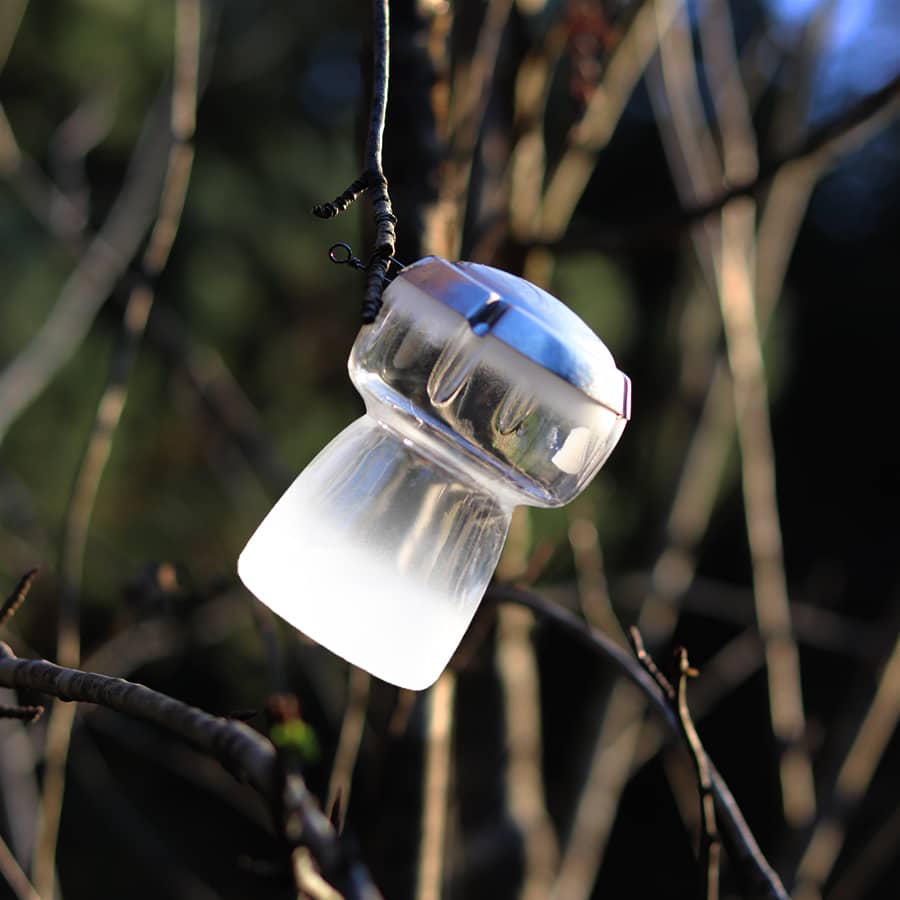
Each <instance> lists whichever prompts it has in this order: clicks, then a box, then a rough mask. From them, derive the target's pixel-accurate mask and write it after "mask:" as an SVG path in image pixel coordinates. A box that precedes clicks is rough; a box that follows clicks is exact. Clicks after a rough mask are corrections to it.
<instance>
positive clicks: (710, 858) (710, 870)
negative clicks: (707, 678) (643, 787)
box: [677, 647, 719, 900]
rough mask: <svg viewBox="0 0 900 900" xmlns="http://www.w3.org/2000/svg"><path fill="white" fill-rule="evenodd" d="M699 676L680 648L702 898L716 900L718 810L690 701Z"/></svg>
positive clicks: (680, 693) (681, 712)
mask: <svg viewBox="0 0 900 900" xmlns="http://www.w3.org/2000/svg"><path fill="white" fill-rule="evenodd" d="M696 675H697V670H696V669H692V668H691V666H690V663H689V662H688V655H687V650H685V648H684V647H681V648H680V649H679V651H678V689H677V698H678V700H677V706H678V720H679V721H680V722H681V730H682V732H683V734H684V737H685V741H686V743H687V745H688V748H689V749H690V753H691V762H692V763H693V764H694V771H695V774H696V776H697V789H698V790H697V792H698V794H699V798H700V821H701V823H702V828H701V831H700V850H699V854H698V855H699V862H700V877H701V884H702V890H701V892H700V896H701V897H705V898H707V900H717V898H718V896H719V837H718V832H717V830H716V809H715V802H714V800H713V795H712V782H711V780H710V775H709V759H708V758H707V756H706V750H704V748H703V744H702V743H701V742H700V735H698V734H697V729H696V728H695V727H694V722H693V719H692V718H691V712H690V709H689V708H688V702H687V682H688V678H694V677H696Z"/></svg>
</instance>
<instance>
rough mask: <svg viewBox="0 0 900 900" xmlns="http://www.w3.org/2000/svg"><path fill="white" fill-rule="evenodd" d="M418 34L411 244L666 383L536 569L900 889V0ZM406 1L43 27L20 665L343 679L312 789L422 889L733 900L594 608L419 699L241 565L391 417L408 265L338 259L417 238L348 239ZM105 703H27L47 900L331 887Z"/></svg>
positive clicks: (192, 6)
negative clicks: (352, 359) (301, 488)
mask: <svg viewBox="0 0 900 900" xmlns="http://www.w3.org/2000/svg"><path fill="white" fill-rule="evenodd" d="M391 15H392V19H393V25H392V34H391V38H392V70H391V72H392V82H391V87H390V101H389V106H388V120H387V129H386V134H385V169H386V174H387V177H388V179H389V183H390V186H391V193H392V198H393V201H394V207H395V212H396V213H397V216H398V220H399V221H398V226H397V232H398V239H399V244H398V248H397V256H398V258H399V259H400V260H401V261H403V262H405V263H409V262H412V261H414V260H415V259H417V258H419V257H421V256H422V255H425V254H427V253H437V254H439V255H443V256H446V257H448V258H465V259H473V260H477V261H480V262H485V263H489V264H492V265H496V266H500V267H502V268H505V269H507V270H509V271H512V272H515V273H518V274H524V275H525V276H526V277H528V278H530V279H531V280H533V281H535V282H537V283H539V284H542V285H543V286H545V287H546V288H548V289H549V290H551V291H552V292H553V293H555V294H556V295H557V296H559V297H560V298H561V299H562V300H564V301H565V302H566V303H567V304H569V305H570V306H571V307H572V308H573V309H574V310H575V311H576V312H577V313H579V315H581V316H582V317H583V318H584V319H585V320H586V321H587V322H588V323H589V324H590V325H591V326H592V327H593V328H594V329H595V330H596V331H597V332H598V334H600V335H601V337H602V338H603V340H604V341H605V342H606V344H607V345H608V346H609V347H610V349H611V350H612V352H613V354H614V355H615V357H616V361H617V363H618V365H619V367H620V368H621V369H623V371H625V372H627V373H628V374H629V375H630V376H631V378H632V381H633V388H634V406H633V419H632V421H631V423H630V424H629V426H628V428H627V429H626V432H625V435H624V437H623V439H622V441H621V443H620V444H619V446H618V448H617V450H616V451H615V453H614V454H613V456H612V458H611V460H610V462H609V463H608V464H607V465H606V467H605V468H604V469H603V470H602V471H601V473H600V474H599V476H598V477H597V478H596V480H595V481H594V482H593V483H592V485H591V486H590V488H589V489H588V490H587V491H586V492H585V494H584V495H583V496H582V497H580V498H579V499H578V500H577V501H576V502H574V503H573V504H572V505H571V506H569V507H566V508H563V509H559V510H531V511H529V512H527V513H522V514H521V515H519V516H518V517H517V518H516V520H515V522H514V526H513V529H512V532H511V535H510V538H509V541H508V545H507V550H506V552H505V555H504V558H503V561H502V563H501V566H500V569H499V570H498V575H497V579H498V583H502V582H507V583H509V582H511V583H517V584H525V585H529V586H533V589H534V591H535V592H536V593H538V594H539V595H540V596H542V597H544V598H545V599H547V600H548V601H551V602H553V603H558V604H562V605H564V606H566V607H568V608H569V609H570V610H572V611H575V612H577V613H578V614H579V615H583V616H584V617H585V618H587V619H588V620H589V621H591V622H593V623H594V624H596V625H597V626H598V627H601V628H603V629H604V630H606V631H608V632H609V633H610V634H611V635H612V636H613V637H615V638H616V639H617V640H624V637H623V631H622V629H623V627H625V628H627V627H628V626H630V625H632V624H639V625H640V627H641V629H642V631H643V633H644V637H645V640H646V642H647V644H648V647H649V648H650V649H651V650H652V652H653V653H654V654H655V656H656V658H657V660H658V661H659V663H660V665H661V666H662V667H663V668H667V667H668V666H669V660H670V658H671V652H672V648H673V647H675V646H677V645H679V644H683V645H685V646H686V647H687V648H688V650H689V652H690V657H691V661H692V663H693V664H694V665H696V666H697V667H698V668H699V669H700V672H701V674H700V677H699V678H698V679H696V681H695V682H693V683H692V686H691V695H690V697H691V703H692V707H693V710H694V713H695V716H696V719H697V722H698V728H699V731H700V734H701V736H702V738H703V739H704V741H705V744H706V746H707V749H708V751H709V753H710V756H711V757H712V759H713V760H715V762H716V764H717V765H718V767H719V768H720V770H721V772H722V774H723V775H724V777H725V778H726V780H727V781H728V782H729V784H730V786H731V788H732V790H733V792H734V794H735V796H736V798H737V800H738V802H739V803H740V804H741V806H742V808H743V810H744V813H745V815H746V816H747V819H748V821H749V823H750V825H751V827H752V828H753V829H754V831H755V833H756V835H757V838H758V840H759V842H760V844H761V846H762V848H763V850H764V851H765V853H766V854H767V855H768V857H769V859H770V860H771V862H772V863H773V865H774V866H775V868H776V869H777V870H778V872H779V873H780V874H781V876H782V877H783V878H784V879H785V881H786V884H787V886H788V888H789V889H792V890H793V896H795V897H796V898H805V900H812V898H819V897H828V898H834V900H839V898H844V900H847V898H862V897H866V898H888V897H891V898H893V897H895V896H896V885H897V883H898V879H900V863H898V859H900V804H898V801H900V756H898V752H900V745H898V742H897V738H896V736H895V735H894V730H895V725H896V722H897V718H898V715H900V699H898V698H900V649H898V644H897V633H898V629H897V625H898V621H900V591H898V587H900V580H898V566H897V558H898V553H897V548H898V539H900V525H898V519H897V516H896V509H895V508H896V504H897V502H898V500H900V467H898V464H897V450H896V445H895V442H894V440H893V434H894V431H893V426H892V424H891V418H890V415H891V412H890V411H891V409H892V408H893V407H892V406H891V403H892V401H891V400H890V397H891V396H893V389H892V388H891V385H892V384H894V385H896V384H897V374H896V347H895V345H896V340H897V335H898V333H900V332H898V327H900V311H898V303H897V298H898V290H897V285H898V278H900V254H898V249H900V126H898V124H897V121H896V116H897V114H898V111H900V100H898V98H900V88H898V74H900V9H898V7H897V5H896V4H895V3H892V2H890V0H748V2H742V3H732V4H728V3H727V2H725V0H696V2H694V0H692V2H677V0H643V2H641V0H594V2H591V0H505V2H504V0H483V2H482V0H459V2H455V3H453V2H442V0H418V2H413V0H394V2H392V3H391ZM370 18H371V16H370V10H369V5H368V4H367V3H363V2H351V0H333V2H331V3H328V4H317V3H316V4H313V3H296V2H288V0H270V2H266V3H262V2H236V0H64V2H61V3H53V4H49V3H40V2H30V3H28V2H25V0H0V104H2V106H0V288H2V301H0V576H2V584H3V585H6V587H0V591H2V592H4V593H6V592H9V591H11V590H12V589H13V588H14V586H15V584H16V582H17V580H18V579H19V578H20V577H21V575H22V574H23V573H24V572H25V571H27V570H28V569H30V568H32V567H35V566H37V567H39V568H40V573H39V575H38V577H37V579H36V581H35V584H34V587H33V590H32V594H31V596H30V597H29V599H28V601H27V602H26V603H25V604H24V606H23V607H22V609H21V610H20V611H19V612H18V613H17V615H16V617H15V619H13V620H12V622H11V623H9V624H8V625H7V626H6V627H5V628H4V629H3V630H4V632H5V634H4V635H3V637H4V639H5V640H7V641H9V642H10V644H11V645H12V646H13V648H14V649H15V651H16V652H17V653H18V654H19V655H21V656H28V655H35V656H42V657H45V658H47V659H51V660H57V661H59V662H61V663H63V664H67V665H75V666H82V667H84V668H86V669H89V670H92V671H99V672H103V673H107V674H112V675H119V676H122V677H126V678H129V679H133V680H137V681H140V682H143V683H145V684H148V685H150V686H152V687H154V688H157V689H158V690H161V691H164V692H166V693H169V694H172V695H173V696H175V697H178V698H179V699H182V700H185V701H187V702H189V703H193V704H196V705H198V706H200V707H202V708H203V709H206V710H208V711H210V712H213V713H215V714H222V715H225V714H228V713H231V712H234V711H239V710H245V711H247V710H249V711H261V710H263V709H264V707H265V705H266V702H267V698H269V697H270V696H271V695H272V694H273V693H276V692H288V693H292V694H295V695H296V697H297V698H298V700H299V704H300V709H301V713H302V715H303V718H304V720H305V721H306V722H308V724H309V725H310V727H311V728H312V731H313V733H314V734H315V739H316V740H315V743H316V744H317V750H315V751H313V750H312V749H311V750H310V752H309V759H308V766H307V771H306V775H307V779H308V781H309V784H310V786H311V788H312V789H313V791H314V792H315V793H316V795H317V796H318V797H320V798H321V800H322V803H323V805H325V806H327V807H329V808H333V809H336V812H335V815H336V817H337V818H338V819H343V818H345V819H346V823H345V832H346V833H347V834H349V835H350V836H352V839H353V840H354V841H355V842H357V843H358V845H359V847H360V849H361V853H362V855H363V857H364V859H365V860H366V861H367V862H368V864H369V865H370V867H371V869H372V871H373V875H374V877H375V880H376V882H377V883H378V884H379V886H380V887H381V889H382V890H383V892H384V894H385V896H386V897H388V898H405V897H416V898H417V900H428V898H437V897H445V898H467V900H468V898H472V900H477V898H482V897H483V898H514V897H520V896H521V897H527V898H535V900H538V898H545V897H556V898H558V900H578V898H584V900H587V898H590V897H595V898H596V897H601V896H610V897H616V896H622V895H623V893H624V892H625V891H626V890H627V891H628V892H629V895H631V896H640V897H643V896H647V897H673V898H681V897H685V898H687V897H693V896H696V873H695V862H694V850H693V845H694V843H695V841H696V833H697V825H698V823H697V813H696V798H695V788H694V785H693V782H692V775H691V769H690V763H689V760H688V759H687V757H686V756H685V755H684V754H683V752H682V751H681V750H680V749H679V748H677V747H671V746H669V745H668V743H667V740H666V737H665V735H664V733H663V732H662V731H661V730H660V729H659V728H658V727H657V725H656V724H655V721H654V719H653V717H652V716H651V715H648V714H647V711H646V709H645V704H644V702H643V701H642V700H641V699H640V698H639V697H638V696H637V695H636V694H635V693H634V692H633V691H631V690H630V689H629V688H628V687H627V686H625V685H624V684H623V683H622V681H621V679H617V677H616V673H615V672H614V670H613V669H612V668H611V667H609V666H608V665H606V664H605V663H604V662H603V661H602V660H600V659H598V658H596V657H593V656H591V655H590V654H589V653H588V651H587V650H585V649H584V648H582V647H579V646H575V645H573V643H572V641H571V639H570V638H568V637H566V635H565V634H562V633H560V632H559V631H558V630H555V629H554V627H553V626H552V625H551V624H543V623H542V622H541V621H540V620H535V619H534V617H533V616H532V615H531V613H528V612H526V611H525V610H522V609H520V608H517V607H513V606H509V605H504V604H499V603H496V602H494V601H492V600H490V599H488V600H487V601H486V602H485V603H484V604H483V606H482V610H481V612H480V613H479V615H478V616H477V618H476V620H475V622H474V623H473V626H472V628H471V630H470V633H469V635H468V636H467V638H466V639H465V641H464V642H463V645H462V647H461V649H460V651H459V653H458V654H457V657H456V659H455V660H454V663H453V665H452V666H451V670H450V672H449V673H448V674H447V675H446V676H444V677H443V678H442V679H441V681H440V682H439V683H438V685H437V686H436V687H435V688H433V689H432V690H431V691H429V692H426V693H423V694H411V693H408V692H403V691H398V690H396V689H394V688H391V687H389V686H387V685H385V684H382V683H379V682H375V681H371V680H370V679H369V678H368V677H367V676H365V675H364V674H363V673H361V672H359V671H350V670H349V669H348V666H347V665H346V664H345V663H343V662H342V661H341V660H340V659H337V658H336V657H333V656H332V655H330V654H329V653H328V652H326V651H324V650H321V649H319V648H317V647H316V646H314V645H312V644H311V643H309V642H308V641H305V640H304V639H303V638H302V636H300V635H298V634H297V633H296V632H295V631H294V630H293V629H290V628H289V627H287V626H283V625H282V624H280V623H279V622H277V621H276V620H275V619H274V618H273V617H271V616H270V615H269V614H268V613H266V612H265V610H264V609H263V608H262V607H260V606H259V605H258V604H257V603H256V601H255V600H254V599H253V598H252V597H251V596H250V595H249V594H248V593H247V592H246V591H245V590H244V589H243V588H242V587H241V586H240V585H239V583H238V582H237V579H236V576H235V561H236V558H237V555H238V553H239V552H240V550H241V548H242V547H243V544H244V542H245V541H246V539H247V538H248V537H249V535H250V534H251V532H252V530H253V529H254V528H255V526H256V525H257V524H258V522H259V521H260V520H261V518H262V517H263V516H264V515H265V513H266V512H267V511H268V509H269V507H270V505H271V504H272V502H273V501H274V500H275V499H276V498H277V496H278V495H279V493H280V492H281V491H282V490H283V489H284V488H285V487H286V486H287V485H288V484H289V483H290V480H291V479H292V478H293V477H294V475H295V474H296V473H297V472H299V471H300V469H301V468H302V467H303V466H304V465H305V464H306V463H307V462H309V460H310V459H311V458H312V457H313V456H314V455H315V453H316V452H317V451H318V450H319V449H320V448H321V447H322V446H324V445H325V443H327V441H328V440H329V439H330V438H331V437H332V436H334V435H335V434H336V433H337V432H338V431H339V430H340V429H341V428H343V427H344V426H345V425H347V424H348V423H349V422H350V421H352V420H353V419H354V418H355V417H357V416H358V415H359V414H360V412H361V410H362V403H361V401H360V399H359V397H358V396H357V395H356V393H355V391H354V390H353V388H352V387H351V385H350V382H349V379H348V378H347V375H346V358H347V353H348V351H349V348H350V345H351V343H352V341H353V339H354V337H355V335H356V332H357V330H358V327H359V324H358V323H359V304H360V300H361V296H362V291H363V283H364V279H363V277H362V276H361V275H360V274H359V273H357V272H354V271H352V270H351V269H350V268H349V267H346V266H344V267H339V266H335V265H332V264H331V263H330V262H329V259H328V248H329V247H330V246H331V245H332V244H333V243H335V242H337V241H347V242H349V243H350V244H352V246H353V248H354V250H355V251H356V253H357V254H358V255H359V256H361V257H363V258H365V257H366V256H367V255H368V252H369V247H370V241H371V224H370V218H371V217H370V214H369V209H368V207H367V205H366V203H365V202H364V201H361V202H359V203H357V204H356V205H355V206H354V207H353V208H352V209H351V210H350V211H349V212H348V213H346V214H345V215H343V216H341V217H339V218H337V219H333V220H330V221H320V220H316V219H314V218H313V217H312V216H311V215H310V212H309V210H310V209H311V207H312V206H313V205H314V204H316V203H320V202H322V201H325V200H330V199H332V198H333V197H334V196H336V195H337V194H339V193H340V192H341V191H342V190H343V189H344V187H346V185H347V184H349V183H350V182H351V181H352V180H353V179H354V178H355V177H356V175H357V174H358V171H359V168H360V165H361V159H362V148H363V142H364V136H365V121H366V118H367V96H368V89H369V84H368V81H369V77H370V74H369V73H370V52H371V47H370V38H371V35H370V27H371V26H370ZM195 109H196V116H195V115H194V110H195ZM182 201H183V202H182ZM182 206H183V210H182ZM883 403H884V404H887V405H886V406H882V405H881V404H883ZM736 411H737V413H736ZM7 694H8V692H7ZM20 699H21V700H22V701H23V702H24V701H26V700H29V699H30V700H32V701H34V700H35V698H27V697H25V698H20ZM4 702H13V701H12V700H11V699H10V697H9V695H8V696H7V699H6V700H5V701H4ZM67 709H68V707H64V706H62V705H58V708H54V709H51V710H48V713H47V714H45V716H44V717H43V718H42V719H41V720H40V721H39V722H37V723H35V724H34V725H30V726H23V725H22V724H21V723H20V722H16V721H12V720H5V721H0V795H2V804H0V834H2V837H3V839H4V841H5V843H6V844H7V845H8V847H9V850H10V853H11V854H12V855H13V856H14V857H15V859H16V860H18V863H19V864H20V865H21V867H22V869H24V870H25V871H26V872H28V873H30V875H31V878H32V880H33V882H34V885H35V887H36V889H37V892H38V895H39V896H41V897H44V898H45V900H51V898H52V897H54V896H66V897H68V898H79V897H116V896H126V895H127V896H129V897H133V898H143V897H148V898H149V897H173V898H174V897H190V898H214V897H221V898H237V897H247V896H255V897H273V898H274V897H288V896H295V895H296V894H295V889H294V888H293V887H292V881H291V877H290V872H289V871H288V869H287V865H286V862H285V857H284V853H283V852H282V848H281V845H280V844H279V843H278V841H277V840H276V839H275V838H274V837H273V836H272V834H271V831H270V829H269V826H268V824H267V820H266V817H265V814H264V811H263V810H262V808H261V806H259V805H258V803H257V801H255V800H254V798H253V796H252V795H251V794H250V792H249V790H248V789H247V788H244V787H242V786H240V785H238V784H237V782H235V781H234V780H233V779H231V777H230V776H228V775H227V774H226V773H224V772H222V771H221V770H220V769H219V768H218V767H217V766H216V765H215V764H214V763H212V762H211V761H209V760H207V759H205V758H203V757H202V756H200V755H199V754H196V753H194V752H193V751H191V750H188V749H187V748H185V747H182V746H180V745H178V744H176V743H174V742H172V741H171V740H169V739H167V738H166V737H164V736H163V735H161V734H160V733H158V732H155V731H153V730H151V729H149V728H147V727H145V726H142V725H140V724H138V723H135V722H131V721H129V720H127V719H125V718H123V717H121V716H118V715H117V714H114V713H112V712H109V711H106V710H99V709H93V708H83V709H80V710H78V712H77V715H74V716H73V713H74V709H73V710H71V711H70V712H65V710H67ZM251 721H252V722H253V724H255V725H257V726H258V727H260V728H263V729H265V727H266V722H265V716H264V714H263V713H262V712H259V713H258V714H257V715H256V717H255V718H254V719H252V720H251ZM351 787H352V790H351ZM4 871H6V868H5V866H4ZM0 896H10V897H12V896H23V895H21V894H16V893H14V892H13V889H12V888H11V887H10V886H9V885H8V884H5V883H0ZM25 896H30V895H25ZM723 896H737V893H736V887H735V884H734V881H733V878H732V876H731V873H730V870H729V868H728V866H727V864H726V866H725V869H724V872H723Z"/></svg>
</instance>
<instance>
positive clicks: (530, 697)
mask: <svg viewBox="0 0 900 900" xmlns="http://www.w3.org/2000/svg"><path fill="white" fill-rule="evenodd" d="M533 628H534V616H533V615H532V614H531V613H530V612H529V611H528V610H527V609H518V608H515V607H507V608H501V609H499V610H498V612H497V650H496V659H497V672H498V675H499V680H500V685H501V688H502V690H503V709H504V719H505V727H504V733H505V736H506V748H505V749H506V753H507V758H506V773H505V774H506V796H507V798H508V803H509V814H510V818H511V819H512V821H513V822H514V823H515V826H516V827H517V828H518V829H519V831H520V833H521V835H522V843H523V870H524V871H523V873H522V886H521V889H520V892H519V895H518V896H519V897H520V898H521V900H545V898H546V897H547V896H548V894H549V892H550V887H551V885H552V884H553V878H554V875H555V872H556V867H557V861H558V855H559V851H558V848H557V841H556V834H555V832H554V828H553V822H552V820H551V819H550V816H549V814H548V812H547V806H546V802H545V799H544V779H543V768H542V758H543V754H542V745H543V742H542V736H541V702H540V700H541V692H540V676H539V673H538V666H537V660H536V659H535V653H534V649H533V647H532V638H531V632H532V629H533Z"/></svg>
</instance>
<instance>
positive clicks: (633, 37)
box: [537, 0, 681, 241]
mask: <svg viewBox="0 0 900 900" xmlns="http://www.w3.org/2000/svg"><path fill="white" fill-rule="evenodd" d="M680 5H681V4H680V0H645V2H644V3H643V4H642V6H641V8H640V9H639V10H638V11H637V13H636V14H635V17H634V19H633V20H632V22H631V25H630V26H629V29H628V31H627V32H626V34H625V35H624V37H623V38H622V40H621V41H620V42H619V44H618V46H617V47H616V49H615V51H614V52H613V55H612V57H611V59H610V61H609V64H608V65H607V67H606V72H605V74H604V76H603V81H602V82H601V84H599V85H598V86H597V89H596V90H595V91H594V94H593V96H592V97H591V100H590V103H589V104H588V108H587V110H586V111H585V114H584V117H583V118H582V120H581V122H580V123H579V124H578V126H577V127H576V128H575V130H574V131H573V133H572V135H571V138H570V141H569V148H568V149H567V150H566V153H565V154H564V156H563V157H562V159H561V160H560V162H559V164H558V165H557V167H556V169H555V170H554V172H553V174H552V176H551V178H550V181H549V183H548V185H547V190H546V192H545V194H544V198H543V202H542V204H541V210H540V224H539V226H538V230H537V232H538V234H539V235H540V237H541V239H542V240H544V241H556V240H558V239H559V238H560V237H561V236H562V234H563V232H564V231H565V229H566V227H567V226H568V224H569V222H570V221H571V218H572V214H573V213H574V212H575V207H576V205H577V204H578V201H579V200H580V199H581V195H582V194H583V193H584V190H585V188H586V187H587V184H588V181H589V180H590V177H591V173H592V172H593V171H594V166H595V165H596V162H597V155H598V154H599V152H600V151H601V150H602V149H603V148H604V147H605V146H606V145H607V144H608V143H609V140H610V138H611V137H612V135H613V132H614V131H615V127H616V124H617V123H618V121H619V118H620V117H621V115H622V111H623V110H624V109H625V104H626V103H627V102H628V99H629V97H630V96H631V94H632V92H633V91H634V88H635V86H636V85H637V83H638V81H639V80H640V77H641V75H642V73H643V71H644V69H645V68H646V66H647V63H648V62H649V61H650V59H651V57H652V56H653V54H654V53H655V52H656V48H657V22H659V23H660V24H661V26H664V23H666V22H671V21H672V19H673V18H674V16H675V14H676V12H677V11H678V9H679V7H680Z"/></svg>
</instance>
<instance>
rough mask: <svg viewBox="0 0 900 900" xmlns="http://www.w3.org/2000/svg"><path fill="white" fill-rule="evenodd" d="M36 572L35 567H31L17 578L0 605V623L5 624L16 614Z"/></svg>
mask: <svg viewBox="0 0 900 900" xmlns="http://www.w3.org/2000/svg"><path fill="white" fill-rule="evenodd" d="M37 573H38V570H37V569H31V570H30V571H28V572H26V573H25V574H24V575H23V576H22V577H21V578H20V579H19V583H18V584H17V585H16V586H15V588H13V592H12V593H11V594H10V595H9V596H8V597H7V598H6V600H5V601H4V603H3V606H2V607H0V625H5V624H6V623H7V622H8V621H9V620H10V619H11V618H12V617H13V616H14V615H15V614H16V610H17V609H18V608H19V607H20V606H21V605H22V604H23V603H24V602H25V598H26V597H27V596H28V591H29V590H30V589H31V583H32V582H33V581H34V577H35V575H37Z"/></svg>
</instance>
